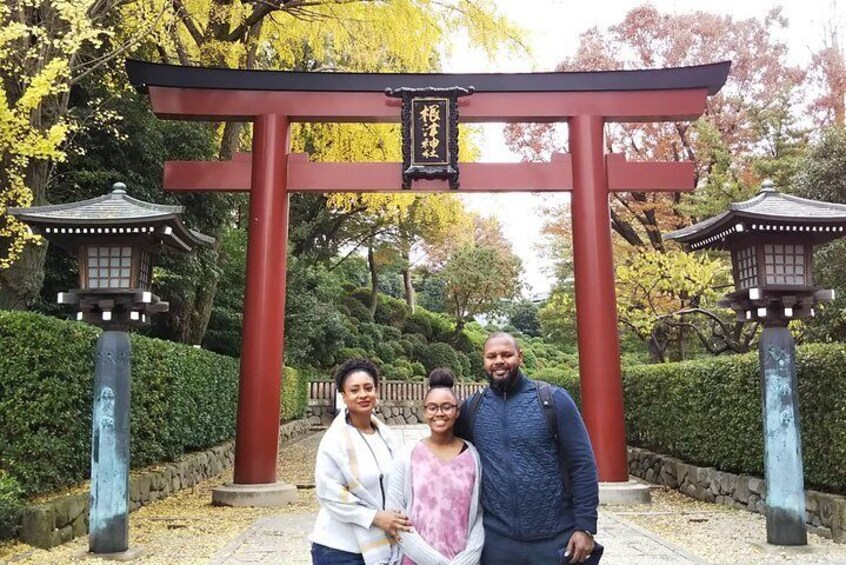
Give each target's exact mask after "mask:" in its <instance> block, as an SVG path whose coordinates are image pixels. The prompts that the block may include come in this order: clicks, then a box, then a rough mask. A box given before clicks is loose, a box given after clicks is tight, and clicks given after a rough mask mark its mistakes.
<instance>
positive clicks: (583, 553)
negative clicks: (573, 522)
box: [564, 530, 594, 563]
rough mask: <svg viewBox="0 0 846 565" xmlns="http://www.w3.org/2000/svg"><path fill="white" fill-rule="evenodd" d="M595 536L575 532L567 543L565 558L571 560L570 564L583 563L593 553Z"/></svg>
mask: <svg viewBox="0 0 846 565" xmlns="http://www.w3.org/2000/svg"><path fill="white" fill-rule="evenodd" d="M593 546H594V542H593V536H591V535H590V534H588V533H587V532H581V531H578V530H577V531H575V532H573V535H572V536H570V541H569V542H567V551H566V552H565V553H564V557H569V558H570V563H582V562H583V561H584V560H585V559H587V558H588V555H590V554H591V552H592V551H593Z"/></svg>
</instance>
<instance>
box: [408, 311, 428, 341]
mask: <svg viewBox="0 0 846 565" xmlns="http://www.w3.org/2000/svg"><path fill="white" fill-rule="evenodd" d="M402 333H405V334H420V335H422V336H423V337H424V338H425V339H426V340H427V341H428V340H429V339H431V338H432V316H431V314H429V312H426V311H425V310H421V309H419V308H418V309H417V310H416V311H415V312H414V313H413V314H412V315H411V316H409V317H408V318H407V319H406V320H405V324H403V326H402Z"/></svg>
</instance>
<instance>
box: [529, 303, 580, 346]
mask: <svg viewBox="0 0 846 565" xmlns="http://www.w3.org/2000/svg"><path fill="white" fill-rule="evenodd" d="M538 321H539V322H540V327H541V335H542V336H543V337H544V338H546V339H547V340H549V341H550V342H551V343H557V344H558V345H560V346H561V347H568V346H569V347H570V348H571V349H572V350H573V351H575V343H576V299H575V294H574V292H573V288H572V287H570V288H558V289H555V290H554V291H553V292H552V295H551V296H550V297H549V298H548V299H547V301H546V302H544V304H543V306H541V307H540V309H539V310H538Z"/></svg>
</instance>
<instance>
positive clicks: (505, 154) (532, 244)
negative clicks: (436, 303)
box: [443, 0, 846, 296]
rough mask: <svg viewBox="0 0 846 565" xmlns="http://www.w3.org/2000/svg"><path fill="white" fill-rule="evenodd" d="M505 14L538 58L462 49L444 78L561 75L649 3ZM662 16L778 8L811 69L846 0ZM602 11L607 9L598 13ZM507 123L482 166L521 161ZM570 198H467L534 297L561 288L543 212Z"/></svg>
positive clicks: (609, 2) (659, 1)
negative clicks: (543, 233)
mask: <svg viewBox="0 0 846 565" xmlns="http://www.w3.org/2000/svg"><path fill="white" fill-rule="evenodd" d="M496 3H497V5H498V7H499V9H500V11H501V12H502V13H503V14H505V15H507V16H508V17H509V18H511V20H512V21H514V22H515V23H516V24H518V25H519V26H520V27H522V28H523V29H524V30H525V32H526V33H525V35H526V38H527V43H528V44H529V46H530V48H531V49H532V51H533V52H532V54H531V55H530V56H529V55H519V56H508V57H498V58H497V60H496V61H490V60H488V59H487V57H486V56H485V55H484V54H482V53H480V52H478V51H474V50H472V49H469V48H467V47H466V45H462V44H461V43H460V42H459V43H458V44H457V46H456V47H455V48H454V49H453V51H452V54H451V55H448V56H447V58H446V60H445V64H444V68H443V71H444V72H448V73H470V72H492V73H493V72H532V71H553V70H555V65H556V64H557V63H558V62H559V61H560V60H561V59H563V58H564V57H567V56H568V55H571V54H573V53H574V52H575V50H576V47H577V46H578V41H579V35H580V34H581V33H582V32H584V31H586V30H588V29H590V28H591V27H593V26H598V27H600V28H604V27H607V26H609V25H613V24H614V23H617V22H619V21H620V20H621V19H622V18H623V17H624V15H625V14H626V12H628V11H629V10H631V9H632V8H635V7H637V6H640V5H642V4H644V3H645V2H638V1H635V0H599V1H596V2H582V1H578V0H496ZM649 3H650V4H652V5H653V6H655V8H657V9H658V10H659V11H661V12H666V13H688V12H694V11H697V10H699V11H706V12H714V13H720V14H729V15H731V16H733V17H734V18H735V19H743V18H749V17H762V16H763V15H764V14H766V13H767V12H768V11H769V10H770V9H771V8H773V7H775V6H781V7H782V14H783V15H784V16H785V17H786V18H787V19H788V21H789V26H788V29H787V32H786V36H785V39H786V41H787V43H788V45H789V47H790V54H789V60H790V62H791V63H798V64H803V63H807V62H808V61H809V60H810V53H811V51H812V50H813V49H814V48H815V47H817V46H819V45H821V43H822V30H823V29H824V26H825V25H829V24H830V23H832V22H836V25H837V26H838V27H839V28H841V29H842V26H843V23H844V21H846V20H844V14H846V0H841V2H840V5H839V6H838V5H837V3H836V2H835V1H833V0H782V1H781V2H778V1H773V0H708V1H707V2H704V1H698V2H694V1H693V0H652V1H651V2H649ZM599 5H601V9H597V8H596V6H599ZM502 127H503V126H502V124H488V125H486V126H485V127H484V130H483V131H482V136H481V137H482V142H481V150H482V156H481V161H487V162H505V161H518V160H519V158H518V157H517V155H515V154H513V153H511V152H510V151H508V149H507V148H506V147H505V143H504V140H503V137H502ZM567 198H568V196H567V195H566V194H561V193H559V194H546V195H528V194H486V195H483V194H474V195H464V196H463V199H464V201H465V204H466V205H467V207H468V208H470V209H471V210H475V211H478V212H480V213H482V214H484V215H487V216H496V217H498V218H499V219H500V221H501V223H502V225H503V231H504V232H505V235H506V237H507V238H508V239H509V240H510V241H511V243H512V245H513V247H514V251H515V252H516V253H517V254H518V255H519V256H520V257H521V258H522V259H523V268H524V277H523V281H524V284H525V286H526V296H531V295H532V294H533V293H541V294H543V293H545V292H548V290H549V288H550V286H551V284H552V283H553V282H554V281H553V280H552V279H551V276H550V275H549V273H548V270H549V266H548V263H547V262H546V261H544V260H543V259H542V258H541V257H539V255H538V252H537V243H538V242H539V240H540V229H541V223H542V217H541V214H540V213H539V210H538V208H539V206H542V205H549V204H555V203H558V202H566V201H567Z"/></svg>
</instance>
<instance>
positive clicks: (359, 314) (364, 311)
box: [341, 296, 373, 323]
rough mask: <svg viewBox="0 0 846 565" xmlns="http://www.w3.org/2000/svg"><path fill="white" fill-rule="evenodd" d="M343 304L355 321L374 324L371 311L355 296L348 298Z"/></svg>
mask: <svg viewBox="0 0 846 565" xmlns="http://www.w3.org/2000/svg"><path fill="white" fill-rule="evenodd" d="M341 304H342V305H343V307H344V308H346V311H347V313H348V314H349V315H350V316H351V317H352V318H354V319H356V320H358V321H360V322H370V323H373V316H372V315H371V314H370V310H369V309H368V308H367V306H365V305H364V304H362V302H361V301H360V300H357V299H356V298H355V297H353V296H347V297H346V298H344V299H343V300H342V301H341Z"/></svg>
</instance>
